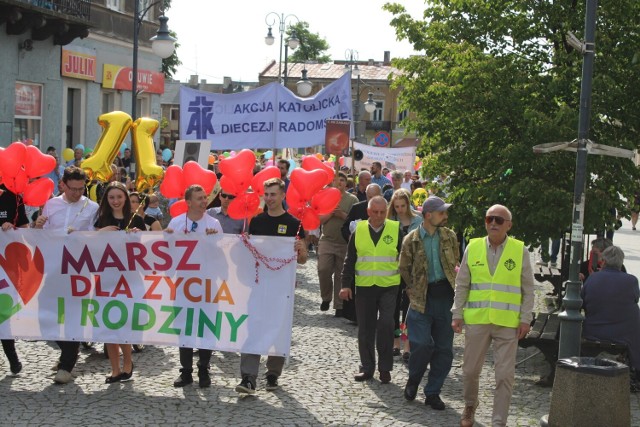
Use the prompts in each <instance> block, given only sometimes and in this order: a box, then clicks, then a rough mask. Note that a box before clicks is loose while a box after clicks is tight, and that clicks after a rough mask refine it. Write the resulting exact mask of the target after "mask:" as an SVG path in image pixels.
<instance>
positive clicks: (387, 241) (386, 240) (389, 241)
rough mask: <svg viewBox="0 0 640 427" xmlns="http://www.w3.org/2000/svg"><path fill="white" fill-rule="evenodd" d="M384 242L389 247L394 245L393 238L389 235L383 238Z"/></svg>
mask: <svg viewBox="0 0 640 427" xmlns="http://www.w3.org/2000/svg"><path fill="white" fill-rule="evenodd" d="M382 241H383V242H385V243H386V244H387V245H389V244H391V243H393V237H391V236H389V235H388V234H387V235H386V236H384V237H383V238H382Z"/></svg>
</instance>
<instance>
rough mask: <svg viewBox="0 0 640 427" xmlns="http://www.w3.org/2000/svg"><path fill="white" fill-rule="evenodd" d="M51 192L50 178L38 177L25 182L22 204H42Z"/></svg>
mask: <svg viewBox="0 0 640 427" xmlns="http://www.w3.org/2000/svg"><path fill="white" fill-rule="evenodd" d="M38 151H40V150H38ZM52 194H53V181H52V180H51V179H50V178H38V179H36V180H35V181H33V182H30V183H29V184H27V187H26V188H25V190H24V197H23V200H24V204H25V205H29V206H42V205H44V204H45V203H46V202H47V200H49V198H50V197H51V195H52Z"/></svg>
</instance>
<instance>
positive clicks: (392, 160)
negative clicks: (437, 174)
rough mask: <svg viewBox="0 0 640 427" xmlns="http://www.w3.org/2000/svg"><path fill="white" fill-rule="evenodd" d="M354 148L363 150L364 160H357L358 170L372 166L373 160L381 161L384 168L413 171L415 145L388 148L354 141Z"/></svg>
mask: <svg viewBox="0 0 640 427" xmlns="http://www.w3.org/2000/svg"><path fill="white" fill-rule="evenodd" d="M353 149H354V151H355V150H360V151H362V160H360V161H357V160H356V165H355V167H356V170H360V168H367V169H370V168H371V164H372V163H373V162H376V161H377V162H380V163H381V164H382V167H383V168H385V167H386V168H389V170H399V171H413V163H414V162H415V159H416V148H415V147H399V148H386V147H375V146H372V145H366V144H361V143H359V142H354V143H353Z"/></svg>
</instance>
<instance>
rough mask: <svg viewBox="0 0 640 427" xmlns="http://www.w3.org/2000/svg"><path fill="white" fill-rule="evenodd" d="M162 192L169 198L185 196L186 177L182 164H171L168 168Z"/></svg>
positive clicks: (161, 186)
mask: <svg viewBox="0 0 640 427" xmlns="http://www.w3.org/2000/svg"><path fill="white" fill-rule="evenodd" d="M160 192H161V193H162V194H163V195H164V197H166V198H169V199H177V198H179V197H184V178H183V176H182V168H181V167H180V166H178V165H171V166H169V167H168V168H167V170H166V171H165V172H164V179H163V180H162V184H160Z"/></svg>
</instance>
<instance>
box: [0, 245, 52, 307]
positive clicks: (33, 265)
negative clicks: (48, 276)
mask: <svg viewBox="0 0 640 427" xmlns="http://www.w3.org/2000/svg"><path fill="white" fill-rule="evenodd" d="M4 253H5V256H4V257H3V256H2V255H0V267H2V268H3V269H4V271H5V272H6V273H7V276H8V277H9V280H10V281H11V283H12V284H13V286H14V287H15V288H16V290H17V291H18V294H19V295H20V298H21V299H22V302H23V303H24V305H27V304H28V303H29V301H31V298H33V296H34V295H35V294H36V292H37V291H38V289H39V288H40V285H41V284H42V277H43V276H44V258H43V257H42V253H41V252H40V249H38V248H37V247H36V250H35V252H34V254H33V256H32V255H31V249H29V247H28V246H26V245H25V244H23V243H20V242H12V243H9V244H8V245H7V246H6V248H5V251H4Z"/></svg>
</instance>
